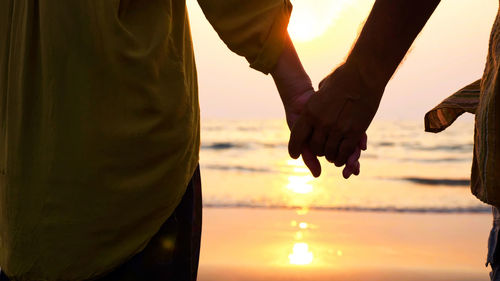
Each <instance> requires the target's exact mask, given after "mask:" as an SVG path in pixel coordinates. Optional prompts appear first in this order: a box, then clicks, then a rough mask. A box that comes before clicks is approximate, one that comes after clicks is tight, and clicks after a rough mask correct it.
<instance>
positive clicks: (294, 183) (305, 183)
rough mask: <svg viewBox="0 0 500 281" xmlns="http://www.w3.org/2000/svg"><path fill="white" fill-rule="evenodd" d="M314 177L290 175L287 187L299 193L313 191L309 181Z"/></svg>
mask: <svg viewBox="0 0 500 281" xmlns="http://www.w3.org/2000/svg"><path fill="white" fill-rule="evenodd" d="M313 179H314V177H313V176H310V175H307V176H289V177H288V185H287V186H286V188H288V189H289V190H291V191H293V192H295V193H299V194H307V193H311V192H312V191H313V186H312V185H311V184H310V183H309V182H310V181H312V180H313Z"/></svg>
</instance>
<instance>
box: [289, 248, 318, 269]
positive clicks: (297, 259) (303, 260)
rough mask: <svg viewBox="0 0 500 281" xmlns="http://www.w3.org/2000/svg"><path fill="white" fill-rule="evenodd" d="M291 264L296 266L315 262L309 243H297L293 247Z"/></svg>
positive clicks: (290, 258) (290, 257) (290, 256)
mask: <svg viewBox="0 0 500 281" xmlns="http://www.w3.org/2000/svg"><path fill="white" fill-rule="evenodd" d="M288 259H289V260H290V264H294V265H308V264H311V263H312V261H313V253H312V252H310V251H309V245H307V243H295V244H294V245H293V252H292V253H291V254H290V255H288Z"/></svg>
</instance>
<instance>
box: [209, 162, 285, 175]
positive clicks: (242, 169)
mask: <svg viewBox="0 0 500 281" xmlns="http://www.w3.org/2000/svg"><path fill="white" fill-rule="evenodd" d="M202 168H203V169H212V170H223V171H239V172H249V173H277V172H278V171H276V170H273V169H268V168H258V167H246V166H239V165H234V166H229V165H216V164H208V165H203V167H202Z"/></svg>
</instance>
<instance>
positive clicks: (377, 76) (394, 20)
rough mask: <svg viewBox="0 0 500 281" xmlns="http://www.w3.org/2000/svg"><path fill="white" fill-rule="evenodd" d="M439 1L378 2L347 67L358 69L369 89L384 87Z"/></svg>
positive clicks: (403, 0)
mask: <svg viewBox="0 0 500 281" xmlns="http://www.w3.org/2000/svg"><path fill="white" fill-rule="evenodd" d="M439 2H440V0H419V1H407V0H377V1H376V2H375V5H374V6H373V9H372V11H371V13H370V15H369V17H368V19H367V21H366V23H365V25H364V27H363V30H362V32H361V34H360V36H359V38H358V40H357V42H356V44H355V46H354V47H353V49H352V52H351V54H350V55H349V57H348V58H347V61H346V65H350V66H354V67H355V68H357V71H359V74H360V75H361V78H362V79H363V80H364V81H365V82H366V83H367V84H368V85H367V86H369V87H372V88H378V89H380V88H382V89H383V88H385V85H386V84H387V83H388V82H389V80H390V78H391V77H392V75H393V74H394V72H395V71H396V69H397V67H398V66H399V64H400V63H401V61H402V60H403V58H404V57H405V55H406V53H407V52H408V50H409V49H410V47H411V45H412V44H413V42H414V41H415V38H416V37H417V36H418V34H419V33H420V31H421V30H422V29H423V27H424V25H425V24H426V22H427V20H428V19H429V18H430V16H431V15H432V13H433V12H434V10H435V9H436V7H437V6H438V4H439ZM374 92H377V91H374Z"/></svg>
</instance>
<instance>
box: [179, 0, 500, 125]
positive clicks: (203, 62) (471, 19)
mask: <svg viewBox="0 0 500 281" xmlns="http://www.w3.org/2000/svg"><path fill="white" fill-rule="evenodd" d="M292 3H293V4H294V11H293V13H292V19H291V23H290V26H289V31H290V33H291V36H292V38H293V39H294V42H295V45H296V48H297V51H298V53H299V56H300V57H301V59H302V63H303V64H304V66H305V68H306V70H307V71H308V72H309V75H310V76H311V79H312V81H313V84H314V85H317V84H318V83H319V81H321V79H322V77H323V76H325V75H326V74H328V73H329V72H330V71H331V70H332V69H334V67H335V66H337V65H339V64H340V63H341V62H342V61H343V60H344V59H345V57H346V55H347V54H348V52H349V50H350V48H351V46H352V44H353V42H354V40H355V38H356V37H357V34H358V32H359V31H360V28H361V26H362V23H363V22H364V20H365V19H366V17H367V15H368V13H369V11H370V9H371V7H372V5H373V3H374V0H292ZM187 5H188V9H189V13H190V20H191V28H192V32H193V41H194V46H195V52H196V59H197V67H198V74H199V84H200V103H201V111H202V118H205V119H211V118H229V119H256V118H258V119H261V118H281V117H283V109H282V105H281V101H280V100H279V96H278V94H277V92H276V90H275V86H274V84H273V82H272V78H271V77H270V76H265V75H263V74H261V73H259V72H257V71H254V70H252V69H250V68H249V67H248V63H247V62H246V60H245V59H244V58H242V57H239V56H237V55H235V54H233V53H231V51H229V50H228V49H227V47H226V46H225V45H224V43H222V41H221V40H220V39H219V38H218V36H217V34H216V33H215V31H214V30H213V29H212V27H211V26H210V25H209V23H208V22H207V20H206V19H205V17H204V16H203V13H202V12H201V10H200V8H199V6H198V4H197V2H196V1H195V0H188V1H187ZM497 9H498V1H497V0H477V1H470V0H443V1H441V4H440V6H439V7H438V9H437V10H436V12H435V13H434V15H433V17H432V18H431V20H430V21H429V22H428V24H427V25H426V27H425V29H424V31H423V32H422V34H421V35H420V37H419V38H418V39H417V41H416V43H415V44H414V45H413V48H412V51H411V53H410V54H409V55H408V56H407V58H406V60H405V62H404V64H403V65H402V66H401V67H400V68H399V70H398V72H397V73H396V75H395V76H394V77H393V79H392V81H391V82H390V83H389V85H388V87H387V89H386V94H385V96H384V99H383V101H382V105H381V108H380V110H379V113H378V114H377V118H382V119H411V120H419V119H422V118H423V115H424V114H425V112H426V111H427V110H429V109H431V108H432V107H433V106H434V105H436V104H437V103H438V102H440V101H441V100H442V99H443V98H445V97H446V96H447V95H449V94H451V93H452V92H453V91H455V90H457V89H459V88H461V87H462V86H464V85H465V84H467V83H470V82H472V81H474V80H476V79H478V78H480V76H481V74H482V71H483V68H484V63H485V59H486V54H487V49H488V38H489V32H490V29H491V25H492V23H493V20H494V17H495V14H496V12H497ZM387 44H390V42H387Z"/></svg>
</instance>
